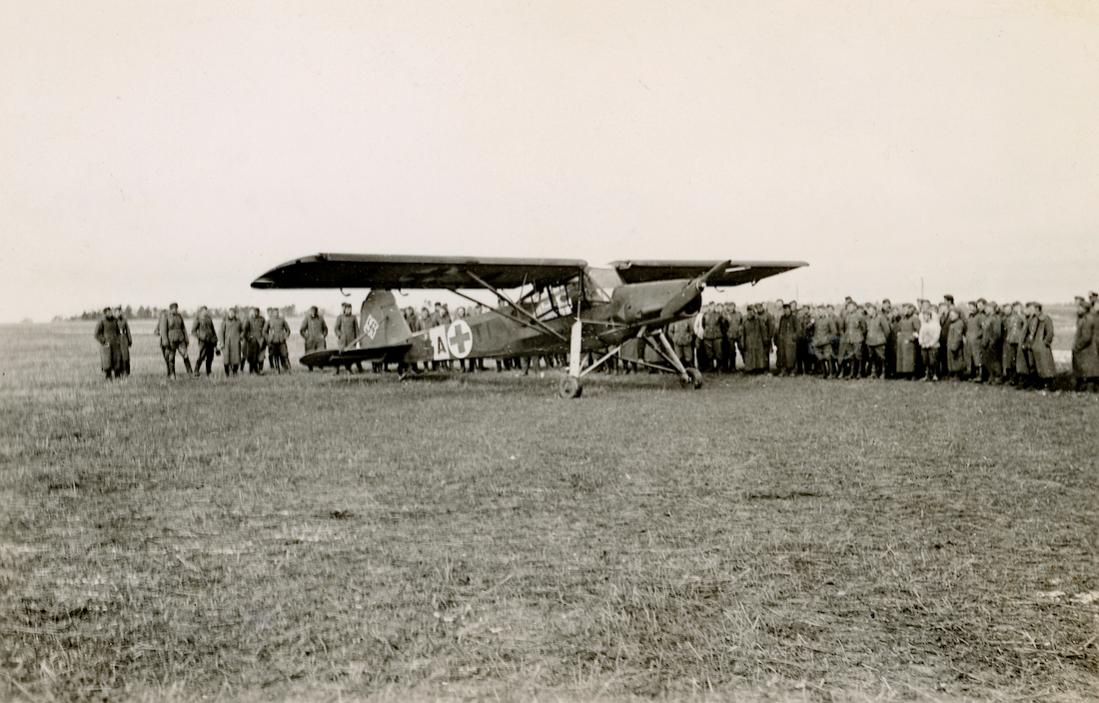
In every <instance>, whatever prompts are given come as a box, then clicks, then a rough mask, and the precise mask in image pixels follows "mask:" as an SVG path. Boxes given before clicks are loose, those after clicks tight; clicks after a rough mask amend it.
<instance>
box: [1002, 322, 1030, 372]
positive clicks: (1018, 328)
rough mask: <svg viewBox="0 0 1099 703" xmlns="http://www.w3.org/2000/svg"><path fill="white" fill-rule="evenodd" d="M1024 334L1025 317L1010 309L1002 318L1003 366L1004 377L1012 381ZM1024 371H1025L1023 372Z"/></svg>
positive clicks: (1019, 358)
mask: <svg viewBox="0 0 1099 703" xmlns="http://www.w3.org/2000/svg"><path fill="white" fill-rule="evenodd" d="M1025 334H1026V318H1025V317H1023V316H1022V314H1020V313H1018V312H1015V310H1012V311H1011V313H1010V314H1008V315H1007V317H1005V318H1004V344H1003V367H1004V377H1005V379H1007V380H1010V381H1011V382H1013V383H1014V381H1015V374H1016V373H1018V368H1019V361H1020V360H1021V359H1022V358H1023V356H1024V355H1023V353H1022V351H1021V349H1020V347H1021V345H1022V343H1023V337H1024V336H1025ZM1023 373H1025V371H1024V372H1023Z"/></svg>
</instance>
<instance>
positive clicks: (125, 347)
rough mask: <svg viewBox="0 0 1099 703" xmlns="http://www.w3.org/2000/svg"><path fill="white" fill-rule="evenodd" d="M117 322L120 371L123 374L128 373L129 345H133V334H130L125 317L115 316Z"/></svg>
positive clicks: (127, 374)
mask: <svg viewBox="0 0 1099 703" xmlns="http://www.w3.org/2000/svg"><path fill="white" fill-rule="evenodd" d="M114 319H115V322H117V323H118V350H119V352H121V355H122V356H121V363H122V366H121V371H122V375H123V376H129V375H130V347H132V346H133V345H134V338H133V335H131V334H130V323H129V321H128V320H127V319H126V318H125V317H119V316H117V315H116V316H115V318H114Z"/></svg>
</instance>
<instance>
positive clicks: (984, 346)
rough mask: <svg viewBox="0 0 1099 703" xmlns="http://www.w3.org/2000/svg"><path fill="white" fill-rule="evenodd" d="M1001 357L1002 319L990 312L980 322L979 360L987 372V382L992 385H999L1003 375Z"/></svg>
mask: <svg viewBox="0 0 1099 703" xmlns="http://www.w3.org/2000/svg"><path fill="white" fill-rule="evenodd" d="M1003 356H1004V323H1003V319H1002V318H1001V317H1000V316H999V315H997V314H996V313H995V312H994V311H990V312H988V313H986V314H985V315H984V319H982V320H981V359H982V361H983V363H984V367H985V371H986V372H988V380H989V381H990V382H992V383H999V382H1000V379H1001V377H1002V376H1003V374H1004V370H1003Z"/></svg>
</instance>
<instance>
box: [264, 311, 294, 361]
mask: <svg viewBox="0 0 1099 703" xmlns="http://www.w3.org/2000/svg"><path fill="white" fill-rule="evenodd" d="M263 336H264V339H266V340H267V350H268V353H269V354H270V356H271V367H272V368H273V369H274V370H275V371H278V372H279V373H282V372H283V369H285V370H286V372H287V373H290V351H289V349H288V348H287V346H286V340H287V339H289V338H290V325H289V324H287V322H286V320H285V319H283V317H282V316H281V315H278V314H277V313H276V314H273V315H271V319H270V320H268V322H267V324H266V325H264V327H263Z"/></svg>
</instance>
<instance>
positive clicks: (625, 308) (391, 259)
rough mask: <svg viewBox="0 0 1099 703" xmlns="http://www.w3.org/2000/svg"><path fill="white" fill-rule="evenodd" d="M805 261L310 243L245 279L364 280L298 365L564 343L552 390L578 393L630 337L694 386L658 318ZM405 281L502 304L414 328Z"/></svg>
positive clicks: (538, 349) (351, 284)
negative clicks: (310, 247)
mask: <svg viewBox="0 0 1099 703" xmlns="http://www.w3.org/2000/svg"><path fill="white" fill-rule="evenodd" d="M802 266H808V264H807V263H806V262H804V261H731V260H713V261H686V260H640V261H636V260H634V261H615V262H612V263H611V264H610V266H609V268H597V267H593V266H589V265H588V264H587V262H585V261H582V260H580V259H533V258H466V257H454V256H439V257H435V256H430V257H429V256H403V255H375V254H315V255H310V256H304V257H301V258H298V259H294V260H292V261H288V262H286V263H283V264H279V265H278V266H276V267H275V268H273V269H271V270H270V271H267V272H266V273H264V274H262V275H261V276H259V277H258V278H256V279H255V280H254V281H252V287H253V288H257V289H269V288H296V289H307V288H309V289H316V288H336V289H343V288H369V289H370V293H369V295H367V297H366V300H364V301H363V305H362V310H361V313H360V318H361V329H362V334H361V335H359V337H358V338H357V339H356V340H354V341H353V342H352V343H351V344H349V345H347V346H346V347H344V348H342V349H330V350H323V351H315V352H311V353H309V354H306V355H305V356H303V357H302V359H301V363H302V364H303V365H305V366H310V367H323V366H337V367H338V366H347V365H349V364H351V363H357V362H363V361H371V362H384V363H394V362H395V363H397V364H398V365H400V368H409V367H411V366H412V365H414V364H418V363H426V362H433V361H450V360H456V359H484V358H504V357H515V356H526V355H539V354H568V360H569V365H568V374H567V375H566V376H565V377H564V378H562V379H561V382H560V384H559V388H558V394H559V395H560V396H561V397H562V398H578V397H580V396H581V394H582V393H583V385H582V379H583V378H584V377H585V376H587V375H588V374H590V373H591V372H592V371H595V370H596V369H598V368H599V367H601V366H602V365H603V364H605V363H606V362H607V360H608V359H611V358H612V357H614V356H616V355H617V354H618V353H619V352H620V351H621V349H622V346H623V345H624V344H625V343H626V342H628V341H630V340H633V339H637V340H640V341H641V343H642V344H643V345H645V346H648V347H651V348H652V349H653V350H654V351H655V352H656V354H657V356H658V357H659V358H660V359H661V360H662V361H663V362H664V363H663V364H655V363H651V362H648V361H645V360H643V359H638V360H637V362H636V363H637V364H638V365H640V366H646V367H650V368H653V369H656V370H659V371H663V372H667V373H673V374H675V375H677V376H678V377H679V379H680V381H681V383H682V384H683V385H684V386H685V387H692V388H700V387H701V386H702V374H701V372H699V370H698V369H696V368H693V367H687V366H686V365H685V364H684V363H683V362H682V361H681V360H680V359H679V357H678V356H677V355H676V353H675V348H674V347H673V346H672V344H671V342H670V341H669V340H668V337H667V335H666V334H665V332H664V327H665V325H667V324H668V323H670V322H673V321H675V320H681V319H684V318H687V317H690V316H692V315H694V314H695V313H697V312H698V311H699V310H700V309H701V307H702V291H703V290H704V289H705V288H706V286H708V285H709V286H714V287H726V286H737V285H742V284H745V283H750V284H752V285H755V284H756V283H757V282H758V281H760V280H762V279H764V278H767V277H769V276H775V275H778V274H780V273H784V272H786V271H791V270H793V269H797V268H800V267H802ZM408 289H435V290H448V291H450V292H451V293H453V294H455V295H457V296H459V297H461V298H464V299H466V300H469V301H472V302H474V303H479V302H480V301H478V300H476V299H475V298H473V297H471V296H470V295H469V293H468V292H467V291H474V290H486V291H489V292H490V293H492V294H493V295H495V296H496V299H497V300H498V301H499V304H498V306H497V307H494V308H490V309H489V310H487V311H486V312H483V313H480V314H477V315H474V316H472V317H466V318H462V319H456V320H453V321H452V322H451V323H450V324H449V325H437V326H435V327H432V328H430V329H426V330H419V331H416V332H413V331H412V330H411V329H410V328H409V325H408V323H407V321H406V320H405V317H404V314H403V313H402V311H401V309H400V308H399V307H398V305H397V300H396V298H395V296H394V295H393V291H394V290H398V291H403V290H408ZM513 290H514V291H517V292H516V293H513V294H512V295H509V294H508V292H509V291H513ZM588 352H590V353H591V357H590V359H589V360H588V363H584V356H585V353H588Z"/></svg>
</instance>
